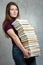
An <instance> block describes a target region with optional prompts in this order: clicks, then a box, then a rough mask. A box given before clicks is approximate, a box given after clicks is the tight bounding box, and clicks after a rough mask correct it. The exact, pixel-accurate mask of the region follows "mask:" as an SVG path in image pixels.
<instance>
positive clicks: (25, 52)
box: [23, 49, 31, 58]
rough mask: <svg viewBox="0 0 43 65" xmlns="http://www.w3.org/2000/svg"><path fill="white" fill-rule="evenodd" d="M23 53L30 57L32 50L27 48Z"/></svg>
mask: <svg viewBox="0 0 43 65" xmlns="http://www.w3.org/2000/svg"><path fill="white" fill-rule="evenodd" d="M23 54H24V57H25V58H29V57H30V55H31V54H30V51H29V50H27V49H25V50H24V52H23Z"/></svg>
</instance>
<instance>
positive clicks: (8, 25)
mask: <svg viewBox="0 0 43 65" xmlns="http://www.w3.org/2000/svg"><path fill="white" fill-rule="evenodd" d="M10 28H12V26H11V24H10V22H7V23H6V24H5V31H7V30H8V29H10Z"/></svg>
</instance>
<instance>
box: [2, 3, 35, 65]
mask: <svg viewBox="0 0 43 65" xmlns="http://www.w3.org/2000/svg"><path fill="white" fill-rule="evenodd" d="M5 14H6V16H5V20H4V22H3V30H4V32H5V34H6V36H7V37H8V38H11V41H12V45H13V46H12V56H13V59H14V61H15V64H16V65H36V61H35V57H31V58H28V57H29V55H30V53H29V51H28V50H27V49H25V48H24V47H23V45H22V43H21V41H20V38H19V36H18V32H17V30H16V29H15V28H14V27H13V26H12V23H13V22H14V21H15V20H16V19H17V18H18V17H19V8H18V6H17V4H16V3H14V2H9V3H8V4H7V6H6V13H5ZM24 56H25V57H27V59H25V58H24Z"/></svg>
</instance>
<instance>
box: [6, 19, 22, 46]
mask: <svg viewBox="0 0 43 65" xmlns="http://www.w3.org/2000/svg"><path fill="white" fill-rule="evenodd" d="M14 21H15V19H13V20H12V21H10V22H7V24H6V25H5V33H6V34H7V35H8V33H7V30H9V29H13V30H14V32H15V33H16V35H17V36H18V31H17V30H16V29H15V28H14V27H13V25H12V23H13V22H14ZM8 36H9V35H8ZM9 37H10V36H9ZM18 37H19V36H18ZM10 38H11V37H10ZM19 39H20V38H19ZM11 40H12V44H13V45H16V44H15V42H14V41H13V39H12V38H11ZM20 40H21V39H20Z"/></svg>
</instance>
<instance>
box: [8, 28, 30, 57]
mask: <svg viewBox="0 0 43 65" xmlns="http://www.w3.org/2000/svg"><path fill="white" fill-rule="evenodd" d="M7 33H8V34H9V36H10V37H11V38H12V39H13V40H14V42H15V44H16V45H17V46H18V47H19V48H20V49H21V51H22V52H23V54H24V55H25V56H26V57H28V56H29V52H28V50H27V49H25V48H24V47H23V45H22V43H21V42H20V40H19V38H18V36H17V35H16V34H15V32H14V31H13V29H9V30H7Z"/></svg>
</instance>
